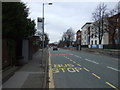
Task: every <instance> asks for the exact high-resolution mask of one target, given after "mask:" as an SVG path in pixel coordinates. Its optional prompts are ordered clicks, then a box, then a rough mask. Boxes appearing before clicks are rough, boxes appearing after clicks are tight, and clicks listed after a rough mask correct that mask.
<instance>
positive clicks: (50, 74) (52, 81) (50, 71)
mask: <svg viewBox="0 0 120 90" xmlns="http://www.w3.org/2000/svg"><path fill="white" fill-rule="evenodd" d="M50 57H51V54H50V51H49V78H50V79H49V80H50V82H49V88H55V85H54V80H53V72H52V68H51V66H52V64H51V59H50Z"/></svg>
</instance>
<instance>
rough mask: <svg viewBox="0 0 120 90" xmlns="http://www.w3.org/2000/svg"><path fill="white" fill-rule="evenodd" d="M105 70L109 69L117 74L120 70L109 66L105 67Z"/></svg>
mask: <svg viewBox="0 0 120 90" xmlns="http://www.w3.org/2000/svg"><path fill="white" fill-rule="evenodd" d="M107 68H109V69H112V70H114V71H119V72H120V70H118V69H115V68H113V67H110V66H107Z"/></svg>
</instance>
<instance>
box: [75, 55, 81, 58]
mask: <svg viewBox="0 0 120 90" xmlns="http://www.w3.org/2000/svg"><path fill="white" fill-rule="evenodd" d="M74 56H75V57H78V58H82V57H80V56H77V55H74Z"/></svg>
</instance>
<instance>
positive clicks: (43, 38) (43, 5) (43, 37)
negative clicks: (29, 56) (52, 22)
mask: <svg viewBox="0 0 120 90" xmlns="http://www.w3.org/2000/svg"><path fill="white" fill-rule="evenodd" d="M45 5H52V3H43V4H42V7H43V8H42V9H43V10H42V16H43V21H42V29H43V33H42V62H41V63H42V64H43V55H44V40H45V36H44V8H45Z"/></svg>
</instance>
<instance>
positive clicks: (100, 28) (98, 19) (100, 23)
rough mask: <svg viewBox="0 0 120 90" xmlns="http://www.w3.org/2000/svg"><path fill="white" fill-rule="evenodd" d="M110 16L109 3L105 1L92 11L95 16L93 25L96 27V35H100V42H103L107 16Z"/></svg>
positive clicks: (93, 16)
mask: <svg viewBox="0 0 120 90" xmlns="http://www.w3.org/2000/svg"><path fill="white" fill-rule="evenodd" d="M107 16H108V13H107V5H106V4H104V3H100V4H99V5H98V6H97V8H96V9H95V11H94V12H93V13H92V18H93V21H94V23H93V27H94V32H95V34H94V35H95V36H98V38H99V44H101V43H102V38H103V35H104V33H105V32H106V29H107V27H106V24H107V23H106V17H107Z"/></svg>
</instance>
